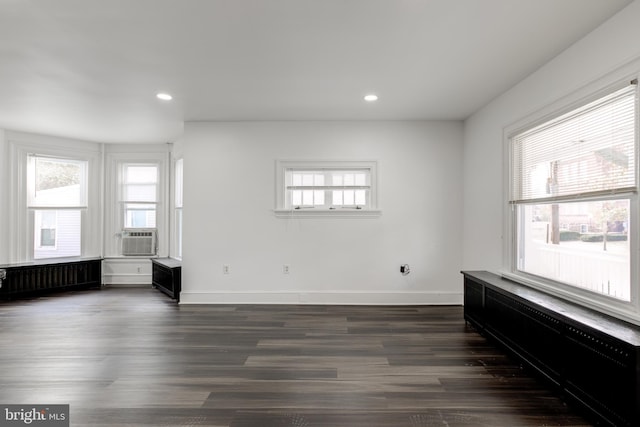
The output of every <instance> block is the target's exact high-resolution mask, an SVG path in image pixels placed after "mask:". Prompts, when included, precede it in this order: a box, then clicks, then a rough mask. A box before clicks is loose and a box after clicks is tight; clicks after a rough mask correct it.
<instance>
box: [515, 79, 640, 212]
mask: <svg viewBox="0 0 640 427" xmlns="http://www.w3.org/2000/svg"><path fill="white" fill-rule="evenodd" d="M636 85H637V81H633V82H632V84H630V85H627V86H626V87H624V88H622V89H619V90H616V91H614V92H612V93H610V94H608V95H606V96H604V97H601V98H599V99H597V100H596V101H593V102H591V103H589V104H587V105H584V106H583V107H581V108H578V109H575V110H573V111H571V112H569V113H566V114H564V115H562V116H560V117H557V118H555V119H553V120H550V121H548V122H545V123H543V124H541V125H539V126H536V127H535V128H532V129H530V130H527V131H524V132H522V133H520V134H517V135H515V136H513V137H512V152H511V155H512V158H511V165H512V174H511V197H510V199H511V203H532V202H536V203H540V202H552V201H562V200H572V199H576V198H585V197H597V196H603V195H614V194H624V193H635V192H636V191H637V176H636V169H637V165H636V163H635V158H636V155H635V152H636V142H635V128H636V121H635V107H636V102H637V100H636Z"/></svg>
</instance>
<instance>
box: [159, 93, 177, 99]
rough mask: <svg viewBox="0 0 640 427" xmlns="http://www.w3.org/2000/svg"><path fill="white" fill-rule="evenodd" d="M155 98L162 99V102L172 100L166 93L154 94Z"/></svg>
mask: <svg viewBox="0 0 640 427" xmlns="http://www.w3.org/2000/svg"><path fill="white" fill-rule="evenodd" d="M156 98H158V99H162V100H163V101H171V100H172V99H173V96H171V95H169V94H168V93H158V94H156Z"/></svg>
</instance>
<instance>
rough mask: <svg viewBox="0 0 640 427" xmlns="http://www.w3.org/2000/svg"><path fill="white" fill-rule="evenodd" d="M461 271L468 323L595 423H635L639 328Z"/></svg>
mask: <svg viewBox="0 0 640 427" xmlns="http://www.w3.org/2000/svg"><path fill="white" fill-rule="evenodd" d="M463 274H464V304H465V305H464V317H465V320H466V321H467V322H469V323H470V324H471V325H473V326H474V327H475V328H476V329H477V330H478V331H479V332H480V333H482V334H483V335H485V336H487V337H489V338H492V339H494V340H495V341H497V342H498V343H500V344H501V345H503V346H504V347H506V348H507V349H508V350H509V351H510V352H512V353H513V354H514V355H515V356H517V357H518V358H519V359H520V360H521V361H522V362H524V364H526V365H527V366H529V367H531V368H533V369H534V370H535V371H537V372H539V373H541V374H542V375H543V376H544V377H546V378H547V379H548V380H550V382H551V384H553V385H555V386H556V387H559V388H560V390H562V392H563V393H564V394H565V395H566V396H567V397H568V398H569V399H570V400H571V401H573V402H575V403H577V404H579V405H580V406H582V407H584V408H586V409H588V410H589V412H590V413H591V414H592V415H593V416H594V418H595V419H597V420H598V421H599V422H601V423H604V424H606V425H611V426H629V427H630V426H637V425H640V327H637V326H635V325H632V324H629V323H627V322H624V321H622V320H618V319H614V318H612V317H610V316H606V315H604V314H600V313H597V312H595V311H593V310H589V309H586V308H584V307H581V306H577V305H575V304H571V303H569V302H567V301H563V300H560V299H559V298H556V297H553V296H550V295H546V294H543V293H542V292H539V291H536V290H534V289H531V288H528V287H526V286H524V285H520V284H518V283H515V282H513V281H509V280H506V279H503V278H501V277H500V276H498V275H495V274H492V273H488V272H486V271H474V272H463Z"/></svg>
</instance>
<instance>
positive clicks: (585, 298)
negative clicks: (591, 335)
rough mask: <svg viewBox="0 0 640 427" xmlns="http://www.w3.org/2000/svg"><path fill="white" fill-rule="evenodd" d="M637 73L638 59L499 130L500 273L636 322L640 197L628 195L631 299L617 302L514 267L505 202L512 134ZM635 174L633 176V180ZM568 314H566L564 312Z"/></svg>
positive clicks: (639, 126)
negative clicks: (500, 198)
mask: <svg viewBox="0 0 640 427" xmlns="http://www.w3.org/2000/svg"><path fill="white" fill-rule="evenodd" d="M639 74H640V61H636V62H635V63H632V64H627V66H626V67H622V68H620V69H618V70H616V71H615V72H612V73H611V74H609V75H607V76H605V77H603V78H601V79H599V80H597V81H595V82H592V83H591V84H589V85H587V86H584V87H582V88H580V89H579V90H577V91H575V92H573V93H571V94H569V95H567V96H565V97H563V98H561V99H559V100H557V101H556V102H554V103H552V104H551V105H548V106H547V107H544V108H542V109H540V110H539V111H537V112H535V113H532V114H531V115H529V116H527V117H525V118H523V119H521V120H519V121H518V122H516V123H514V124H511V125H509V126H507V127H505V128H504V130H503V159H502V160H503V164H504V165H508V167H505V168H504V170H503V183H504V186H503V206H504V220H503V236H504V238H503V257H502V261H503V262H502V265H503V267H502V270H501V271H500V274H501V275H502V276H503V277H505V278H507V279H511V280H514V281H516V282H518V283H522V284H524V285H527V286H530V287H532V288H536V289H539V290H541V291H543V292H546V293H548V294H551V295H554V296H557V297H560V298H563V299H566V300H568V301H571V302H574V303H576V304H579V305H582V306H585V307H588V308H591V309H593V310H596V311H599V312H602V313H605V314H608V315H610V316H613V317H616V318H619V319H622V320H625V321H628V322H630V323H634V324H637V325H640V283H638V280H639V279H640V276H639V270H640V252H639V243H640V238H638V231H640V230H638V228H640V218H639V211H640V199H639V197H638V195H632V196H631V197H629V198H630V204H631V206H630V223H631V224H632V225H634V226H635V227H634V228H635V229H632V231H631V234H630V235H631V236H633V238H631V239H630V263H631V272H630V273H631V290H630V291H631V300H630V302H625V301H620V300H617V299H615V298H612V297H609V296H606V295H599V294H596V293H594V292H591V291H588V290H586V289H581V288H578V287H575V286H571V285H565V284H562V283H559V282H556V281H553V280H549V279H545V278H541V277H538V276H534V275H530V274H527V273H524V272H521V271H518V270H517V265H518V264H517V254H516V252H517V251H516V250H517V231H516V215H517V213H516V211H517V207H516V206H515V205H512V204H510V203H509V200H510V196H511V194H510V192H511V191H510V190H511V189H510V182H511V141H512V137H513V136H514V135H515V134H518V133H520V132H522V131H524V130H526V129H531V128H533V127H535V126H537V125H539V124H541V123H544V122H546V121H549V120H551V119H553V118H555V117H558V116H560V115H562V114H565V113H567V112H569V111H571V110H574V109H576V108H578V107H580V106H581V105H585V104H586V103H588V102H590V101H593V100H596V99H598V98H600V97H602V96H603V95H605V94H607V93H610V92H611V91H612V90H613V89H614V88H616V87H620V85H621V83H622V82H625V81H626V82H630V81H632V80H634V79H637V78H638V75H639ZM636 109H637V114H636V150H638V148H639V147H638V139H639V138H640V132H639V130H640V123H639V120H638V116H640V106H639V105H636ZM637 179H638V176H636V180H637ZM568 314H569V315H570V313H568Z"/></svg>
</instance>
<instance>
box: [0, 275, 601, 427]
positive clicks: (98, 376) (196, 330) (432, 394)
mask: <svg viewBox="0 0 640 427" xmlns="http://www.w3.org/2000/svg"><path fill="white" fill-rule="evenodd" d="M523 333H526V331H523ZM0 348H1V349H2V351H1V354H0V403H5V404H6V403H11V404H55V403H60V404H70V405H71V425H74V426H98V427H100V426H229V427H249V426H254V427H269V426H296V427H307V426H309V427H311V426H331V427H334V426H356V427H357V426H366V427H377V426H380V427H402V426H408V427H422V426H474V427H480V426H578V425H579V426H584V425H590V423H589V421H588V420H586V419H584V418H582V417H581V416H580V414H579V413H577V412H576V410H575V409H574V408H571V407H568V406H566V405H565V404H564V403H563V402H562V400H561V399H560V398H559V397H558V396H556V395H554V394H553V393H552V392H551V391H549V389H548V388H547V386H546V385H545V384H544V382H542V381H541V380H538V379H536V378H535V377H532V376H531V375H529V373H528V372H527V371H525V370H523V369H521V368H520V367H519V366H518V365H517V364H516V363H514V362H513V360H511V359H510V358H509V357H507V356H506V355H505V354H504V353H503V352H502V351H500V350H498V349H496V348H495V347H494V346H493V345H492V344H490V343H488V342H487V341H486V340H485V339H484V338H483V337H481V336H480V335H478V334H477V333H476V332H475V331H474V330H473V329H471V328H470V327H468V326H467V325H465V322H464V320H463V317H462V307H438V306H431V307H424V306H415V307H369V306H366V307H363V306H269V305H267V306H260V305H258V306H256V305H250V306H248V305H243V306H228V305H226V306H177V305H176V304H175V303H174V302H172V301H170V300H169V299H168V298H167V297H166V296H164V295H163V294H161V293H159V292H157V291H154V290H151V289H147V288H132V289H123V288H105V289H103V290H100V291H85V292H76V293H69V294H59V295H55V296H49V297H42V298H37V299H32V300H21V301H12V302H3V303H0Z"/></svg>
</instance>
